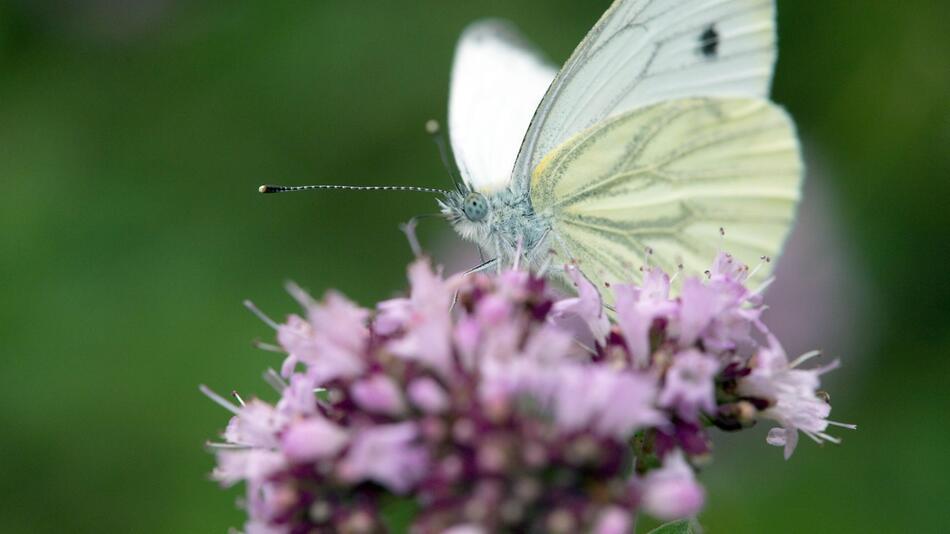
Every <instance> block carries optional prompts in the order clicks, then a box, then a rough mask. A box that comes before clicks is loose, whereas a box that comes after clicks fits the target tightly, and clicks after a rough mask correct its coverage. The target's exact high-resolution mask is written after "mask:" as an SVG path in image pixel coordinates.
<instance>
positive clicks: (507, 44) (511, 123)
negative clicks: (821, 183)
mask: <svg viewBox="0 0 950 534" xmlns="http://www.w3.org/2000/svg"><path fill="white" fill-rule="evenodd" d="M775 60H776V31H775V4H774V1H773V0H764V1H763V0H616V1H615V2H614V3H613V4H612V5H611V7H610V8H609V9H608V10H607V12H606V13H605V14H604V15H603V16H602V18H601V19H600V20H599V21H598V22H597V24H596V25H595V26H594V27H593V29H592V30H591V31H590V32H589V33H588V34H587V36H586V37H585V38H584V40H583V41H581V43H580V45H579V46H578V47H577V49H576V50H575V51H574V53H573V54H572V55H571V57H570V58H569V59H568V61H567V63H566V64H565V65H564V67H563V68H562V69H561V70H560V72H557V71H556V70H555V69H554V68H552V67H551V66H550V64H549V63H548V62H547V61H546V60H545V59H544V57H543V56H542V55H541V54H540V53H539V52H538V51H537V49H536V48H535V47H533V46H532V45H530V44H529V43H528V42H527V41H526V40H525V39H524V38H523V37H522V36H521V35H520V34H519V33H518V31H517V30H516V29H515V27H514V26H513V25H511V24H510V23H507V22H503V21H494V20H489V21H482V22H478V23H475V24H473V25H472V26H470V27H469V28H468V29H467V30H465V32H464V33H463V35H462V37H461V39H460V41H459V44H458V46H457V49H456V55H455V60H454V66H453V69H452V77H451V87H450V97H449V115H448V119H449V120H448V125H449V135H450V141H451V146H452V150H453V153H454V156H455V160H456V163H457V166H458V169H459V172H460V174H461V178H462V183H461V184H460V185H459V187H458V189H457V191H452V192H449V193H448V194H446V196H445V198H444V199H442V200H441V201H440V205H441V208H442V212H443V213H444V214H445V216H446V217H448V219H449V220H450V221H451V223H452V225H453V226H454V228H455V230H456V231H457V232H458V233H459V234H460V235H461V236H462V237H463V238H466V239H469V240H471V241H474V242H475V243H477V244H478V246H479V248H480V249H481V250H483V251H484V252H485V253H486V254H487V255H488V257H489V258H492V259H493V260H494V261H496V262H511V261H513V260H514V259H515V257H516V256H520V257H522V258H523V259H525V260H527V262H528V263H529V264H531V265H535V266H537V265H539V264H541V263H543V262H545V261H547V262H550V261H551V258H552V257H554V258H557V259H558V261H560V262H561V264H562V265H563V264H564V262H574V263H576V264H577V265H578V266H579V268H580V269H581V270H582V271H583V272H584V274H585V275H586V276H587V277H588V278H590V279H591V280H592V281H594V282H595V283H596V285H598V286H599V287H604V286H605V285H609V284H610V283H611V282H631V281H637V280H638V279H639V278H640V276H642V274H641V272H640V270H639V269H638V268H637V267H639V266H643V265H645V264H648V265H654V266H657V267H660V268H663V269H664V270H666V272H674V271H676V270H677V269H680V268H682V269H686V270H688V271H699V272H701V271H702V270H703V269H705V266H707V265H709V264H710V262H711V259H712V258H713V257H714V256H715V254H716V252H717V249H718V248H719V247H720V246H723V244H722V243H721V242H720V241H721V239H720V232H722V231H723V229H726V232H727V237H726V244H725V245H724V246H726V247H728V249H729V251H730V252H731V253H732V254H733V255H734V256H735V257H737V258H738V259H739V260H740V261H742V262H744V263H746V264H749V263H753V262H755V261H758V260H759V259H760V258H768V257H772V256H776V255H777V254H778V253H779V251H780V249H781V247H782V243H783V242H784V240H785V238H786V236H787V234H788V232H789V229H790V227H791V225H792V222H793V219H794V213H795V209H796V205H797V203H798V200H799V195H800V185H801V181H802V174H803V166H802V162H801V156H800V148H799V144H798V140H797V136H796V132H795V128H794V125H793V122H792V120H791V119H790V118H789V116H788V114H787V113H786V112H785V111H783V110H782V109H781V108H780V107H778V106H777V105H775V104H773V103H771V102H770V101H769V100H768V94H769V87H770V85H771V79H772V72H773V66H774V63H775ZM555 263H557V262H555ZM767 271H768V269H767V268H766V269H760V271H759V273H758V276H760V277H765V276H767V274H768V273H767Z"/></svg>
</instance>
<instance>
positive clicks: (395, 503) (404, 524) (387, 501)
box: [380, 495, 419, 532]
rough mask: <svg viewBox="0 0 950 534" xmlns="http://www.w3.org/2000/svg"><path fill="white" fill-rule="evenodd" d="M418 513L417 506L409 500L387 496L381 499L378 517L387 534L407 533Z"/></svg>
mask: <svg viewBox="0 0 950 534" xmlns="http://www.w3.org/2000/svg"><path fill="white" fill-rule="evenodd" d="M418 512H419V505H418V504H417V503H416V502H415V501H414V500H413V499H411V498H408V497H397V496H395V495H389V496H386V497H383V499H382V503H381V504H380V515H381V516H382V520H383V524H384V525H385V526H386V529H387V530H388V531H389V532H409V525H410V524H411V523H412V520H413V519H414V518H415V517H416V514H417V513H418Z"/></svg>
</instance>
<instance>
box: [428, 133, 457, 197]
mask: <svg viewBox="0 0 950 534" xmlns="http://www.w3.org/2000/svg"><path fill="white" fill-rule="evenodd" d="M426 133H427V134H429V136H430V137H432V141H433V142H434V143H435V146H437V147H438V148H439V157H440V158H442V165H443V166H444V167H445V171H446V172H447V173H449V178H450V179H451V180H452V185H454V186H455V190H456V191H458V192H459V193H461V194H464V193H465V191H464V189H463V187H462V179H461V177H459V176H458V175H457V174H456V173H455V165H453V164H452V159H451V157H450V156H449V147H448V145H447V144H446V142H445V134H443V133H442V125H441V124H439V121H437V120H435V119H429V120H428V121H426Z"/></svg>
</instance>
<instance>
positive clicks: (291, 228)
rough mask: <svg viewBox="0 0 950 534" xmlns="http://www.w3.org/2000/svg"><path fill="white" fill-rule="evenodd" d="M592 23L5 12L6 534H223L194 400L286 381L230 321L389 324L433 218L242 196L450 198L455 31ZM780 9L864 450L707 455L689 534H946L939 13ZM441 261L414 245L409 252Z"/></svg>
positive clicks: (208, 422) (409, 204)
mask: <svg viewBox="0 0 950 534" xmlns="http://www.w3.org/2000/svg"><path fill="white" fill-rule="evenodd" d="M608 3H609V2H608V1H607V0H598V1H585V2H580V1H567V0H558V1H552V0H532V1H520V2H511V1H500V0H499V1H485V2H471V1H468V2H461V1H457V2H446V1H444V0H424V1H418V0H417V1H412V2H408V1H398V2H393V1H387V2H384V1H366V2H354V1H352V0H322V1H315V2H249V1H227V2H225V1H209V0H195V1H188V2H185V1H176V0H128V1H119V0H81V1H66V0H59V1H27V0H22V1H11V0H7V1H3V2H0V184H2V186H3V187H2V189H0V298H2V301H0V302H2V306H0V354H2V357H0V377H2V381H3V384H2V387H0V459H2V460H0V532H4V533H8V532H10V533H13V532H41V533H42V532H223V531H224V530H225V529H226V528H227V527H228V526H232V525H235V526H236V525H240V523H241V519H242V515H241V513H240V512H238V511H236V510H235V509H234V506H233V504H234V498H235V496H236V495H237V492H236V491H228V492H225V491H221V490H219V489H218V488H217V487H216V486H215V485H214V484H212V483H211V482H209V481H208V480H207V478H206V474H207V472H208V471H209V470H210V469H211V467H212V457H211V456H210V455H208V454H207V453H206V452H205V451H204V450H203V448H202V445H203V442H204V441H205V439H206V438H209V437H213V436H214V434H215V433H216V431H217V430H219V429H220V428H222V427H223V425H224V424H225V422H226V413H225V412H223V411H222V410H220V409H219V408H218V407H216V406H215V405H213V404H212V403H211V402H209V401H207V400H206V399H204V398H203V397H202V396H201V395H200V394H199V393H198V391H197V384H199V383H208V384H209V385H211V386H212V387H214V388H216V389H217V390H219V391H222V392H227V391H228V390H230V389H231V388H236V389H238V390H240V391H242V392H244V393H245V394H253V393H254V392H259V393H262V394H265V395H266V394H267V393H268V388H267V386H266V385H265V384H264V383H263V382H262V381H261V380H260V374H261V372H262V371H263V370H264V369H265V368H266V367H267V366H272V365H277V364H278V361H277V359H275V358H273V357H272V356H269V355H266V354H264V353H260V352H259V351H257V350H255V349H253V348H252V347H251V344H250V341H251V340H252V339H253V338H255V337H258V336H266V335H267V334H268V332H267V329H266V327H264V326H263V325H261V324H260V323H259V322H258V321H257V320H256V319H255V318H254V317H252V316H251V315H250V314H249V313H247V312H246V311H245V310H244V309H242V307H241V300H242V299H244V298H251V299H253V300H254V301H255V302H257V303H258V304H259V305H260V306H261V307H262V308H263V309H265V310H268V311H269V312H271V313H272V314H273V315H275V316H282V315H283V314H285V313H287V312H290V311H293V310H294V304H293V302H292V301H291V300H290V299H289V298H288V297H287V296H285V294H284V292H283V290H282V287H281V286H282V282H283V281H284V280H285V279H288V278H292V279H294V280H296V281H298V282H300V283H301V284H303V285H305V286H308V287H310V288H311V289H312V290H314V292H316V293H321V292H322V291H323V289H324V288H327V287H337V288H340V289H341V290H343V291H344V292H346V293H348V294H349V295H351V296H352V297H354V298H355V299H357V300H358V301H360V302H361V303H363V304H371V303H372V302H373V301H375V300H378V299H381V298H384V297H388V296H390V295H391V294H392V293H393V292H395V291H398V290H399V289H400V288H402V287H403V285H404V281H403V280H404V267H405V264H406V262H407V261H408V260H409V259H410V257H411V254H410V251H409V248H408V246H407V245H406V242H405V239H404V238H403V237H402V235H401V234H400V232H399V230H398V228H397V225H398V223H400V222H403V221H405V220H407V219H408V218H409V217H411V216H413V215H416V214H421V213H430V212H433V211H434V204H433V201H432V199H431V198H429V197H427V196H425V195H415V196H413V195H402V196H400V195H396V194H392V195H383V194H379V195H377V194H359V193H352V194H351V193H333V194H331V193H328V194H324V195H316V194H313V195H299V196H293V195H290V196H280V197H261V196H259V195H258V194H257V193H256V187H257V186H258V185H259V184H260V183H262V182H291V183H308V182H339V183H352V184H358V183H363V184H366V183H382V184H385V183H393V184H415V185H430V186H438V187H441V186H444V185H445V184H446V183H447V181H446V180H447V179H446V178H445V173H444V171H443V170H442V168H441V165H440V163H439V158H438V156H437V153H436V150H435V148H434V147H433V146H432V144H431V142H430V140H429V139H428V138H427V136H426V135H425V133H424V131H423V124H424V122H425V121H426V119H429V118H431V117H436V118H442V117H443V116H444V109H445V103H446V98H447V90H448V77H449V66H450V60H451V56H452V50H453V46H454V42H455V39H456V37H457V36H458V34H459V32H460V31H461V30H462V28H463V27H464V26H465V24H466V23H468V22H470V21H472V20H474V19H476V18H479V17H482V16H486V15H492V16H504V17H508V18H511V19H513V20H514V21H516V22H517V23H518V24H519V25H520V26H521V27H522V28H523V29H524V30H525V32H526V33H527V34H528V35H529V36H531V37H532V38H533V39H535V40H536V41H537V42H538V43H539V44H540V45H541V47H542V48H543V49H544V50H545V51H546V52H547V53H548V54H549V56H550V57H551V58H553V59H554V60H555V61H556V62H558V63H560V62H561V61H563V59H564V58H566V57H567V55H568V54H569V53H570V51H571V49H572V48H573V46H574V45H575V44H576V43H577V42H578V41H579V40H580V39H581V37H583V35H584V33H585V32H586V31H587V29H589V27H590V26H591V25H592V24H593V22H594V21H595V20H596V18H597V17H598V16H599V14H600V13H601V12H602V11H603V10H604V9H605V8H606V7H607V5H608ZM780 4H781V5H780V25H779V27H780V34H781V59H780V62H779V65H778V73H777V78H776V86H775V91H774V96H775V99H776V100H777V101H779V102H781V103H783V104H784V105H786V106H787V107H788V108H789V109H790V110H791V112H792V114H793V115H794V116H795V118H796V120H797V122H798V124H799V127H800V130H801V132H802V135H803V137H804V138H805V139H806V140H807V146H808V150H809V156H810V158H809V159H811V160H813V161H820V162H821V165H820V166H821V168H822V169H823V172H822V173H821V176H820V177H815V178H813V179H820V180H822V181H823V182H824V185H825V186H826V187H825V189H826V190H827V191H828V192H829V199H830V200H829V201H828V203H829V204H828V205H829V206H830V210H831V211H832V212H833V214H834V216H835V217H836V218H837V219H838V220H839V221H840V223H841V227H840V229H839V231H840V232H841V233H842V235H843V236H844V238H845V242H846V243H847V248H848V255H847V263H846V264H845V265H844V275H845V277H847V276H848V274H849V272H850V271H851V270H852V269H853V270H854V272H855V273H861V276H862V279H863V280H864V281H863V284H864V288H865V289H864V291H865V292H866V293H867V294H868V295H869V297H868V298H865V299H856V300H854V301H853V302H851V301H847V302H838V303H836V305H837V306H838V309H843V310H844V312H843V313H842V315H841V320H842V321H847V320H848V319H849V318H853V317H868V316H873V317H875V319H874V321H873V323H872V322H871V321H870V320H868V321H867V322H860V321H859V323H858V325H857V327H856V332H857V336H858V337H862V336H866V337H867V339H871V340H873V343H870V342H869V343H864V344H862V345H860V346H861V349H860V351H859V352H860V353H859V354H841V355H840V356H841V357H842V358H843V360H844V363H845V367H844V368H843V369H842V370H839V371H837V372H836V373H834V376H832V377H830V378H831V383H830V384H829V389H830V390H831V392H832V393H833V395H834V400H835V416H836V418H837V419H840V420H844V421H850V422H857V423H859V424H860V426H861V429H860V430H859V431H858V432H856V433H848V434H847V435H845V436H844V437H845V438H846V439H845V443H844V444H843V445H842V446H840V447H834V446H831V447H823V448H819V447H816V446H815V445H814V444H813V443H810V442H807V443H806V442H803V443H802V445H801V447H800V448H799V450H798V452H797V453H796V455H795V456H794V457H793V458H792V460H791V461H789V462H784V461H783V460H782V459H781V454H780V453H779V451H778V450H776V449H773V448H770V447H767V446H765V444H764V443H763V438H762V432H753V433H747V434H744V435H741V436H735V437H729V438H728V439H722V440H719V445H720V449H721V450H720V452H722V453H725V454H723V455H722V457H721V458H717V461H716V463H714V464H713V465H711V466H710V467H709V468H708V469H707V470H706V472H705V473H704V475H703V477H704V480H705V481H706V482H707V484H708V489H709V492H710V499H709V504H708V507H707V511H706V512H705V513H704V514H703V516H702V522H703V524H705V525H706V526H707V527H708V530H709V531H710V532H714V533H715V532H750V533H752V532H807V531H812V532H911V531H914V532H939V531H946V528H948V527H947V525H948V524H950V512H948V508H950V507H948V506H947V502H950V501H948V499H950V483H948V480H947V479H948V476H950V460H948V455H947V453H946V450H947V447H948V443H950V432H948V427H950V425H948V422H950V421H948V413H950V412H948V408H950V406H948V402H947V401H948V398H950V394H948V387H950V305H948V301H950V282H948V279H950V277H948V268H950V254H948V251H950V239H948V236H947V232H948V230H950V209H948V208H947V202H948V199H950V101H948V99H950V32H948V23H950V9H948V3H947V2H945V1H935V0H909V1H905V2H899V3H898V2H889V1H885V0H877V1H866V2H854V1H851V0H825V1H823V2H801V1H797V0H785V1H783V2H780ZM449 233H450V230H449V228H448V226H447V225H445V224H444V223H441V222H432V223H429V222H424V223H423V231H422V238H423V241H424V243H426V244H427V246H428V247H429V248H432V249H436V248H438V247H439V243H440V242H442V241H443V237H445V238H449ZM446 254H448V253H446ZM825 260H826V259H825V258H822V257H815V258H806V259H805V262H804V263H805V264H806V265H809V264H810V263H809V262H811V263H812V264H814V265H821V264H822V262H823V261H825ZM789 276H790V277H802V278H807V277H808V276H809V271H808V270H807V269H804V270H800V271H797V272H793V273H789V274H787V275H786V277H789ZM786 283H792V284H794V283H795V280H794V279H793V280H792V281H791V282H787V281H786ZM826 298H827V299H834V298H839V297H837V296H835V295H834V294H829V295H828V296H827V297H826ZM869 303H870V304H869ZM828 304H829V303H828V302H825V301H824V298H823V296H822V295H818V297H817V298H813V299H812V300H811V301H809V302H804V303H802V309H804V310H806V311H807V310H809V309H816V310H817V309H822V308H824V307H826V306H827V305H828ZM871 305H873V307H874V309H873V310H865V309H859V308H861V307H862V306H871ZM832 328H834V324H832ZM758 430H764V429H758ZM839 434H840V433H839ZM718 438H719V436H717V440H718ZM735 447H738V450H739V453H738V454H736V453H733V454H731V455H730V454H729V452H728V450H726V449H728V448H735Z"/></svg>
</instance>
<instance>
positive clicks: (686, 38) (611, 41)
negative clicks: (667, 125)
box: [514, 0, 775, 186]
mask: <svg viewBox="0 0 950 534" xmlns="http://www.w3.org/2000/svg"><path fill="white" fill-rule="evenodd" d="M774 62H775V6H774V1H773V0H616V1H615V2H614V3H613V5H612V6H611V7H610V9H608V10H607V12H606V13H605V14H604V15H603V17H601V19H600V21H599V22H598V23H597V24H596V25H595V26H594V28H593V29H592V30H591V31H590V33H588V35H587V37H585V38H584V40H583V41H582V42H581V44H580V45H578V47H577V49H576V50H575V51H574V53H573V54H572V55H571V58H570V59H569V60H568V61H567V63H566V64H565V66H564V68H563V69H562V70H561V72H560V73H559V74H558V76H557V78H556V79H555V80H554V82H553V84H552V85H551V87H550V89H549V90H548V92H547V94H546V95H545V97H544V99H543V100H542V102H541V104H540V106H539V107H538V110H537V113H536V114H535V116H534V119H533V120H532V122H531V126H530V128H529V129H528V132H527V135H526V137H525V139H524V144H523V146H522V148H521V152H520V154H519V155H518V159H517V163H516V165H515V172H514V180H515V184H516V185H519V186H527V185H528V179H529V177H530V176H531V173H532V171H533V169H534V168H535V167H536V166H537V165H538V163H539V162H540V161H541V159H542V158H543V157H544V156H545V155H546V154H548V153H549V152H550V151H551V150H553V149H554V148H555V147H557V146H559V145H561V144H562V143H564V142H565V141H567V140H568V139H569V138H570V137H571V136H573V135H574V134H577V133H578V132H581V131H583V130H585V129H587V128H589V127H591V126H593V125H594V124H597V123H599V122H601V121H603V120H605V119H607V118H608V117H612V116H615V115H618V114H620V113H623V112H626V111H629V110H632V109H636V108H639V107H643V106H646V105H648V104H651V103H654V102H659V101H663V100H669V99H674V98H682V97H691V96H732V97H760V98H764V97H766V96H767V95H768V91H769V85H770V83H771V79H772V68H773V64H774Z"/></svg>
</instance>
